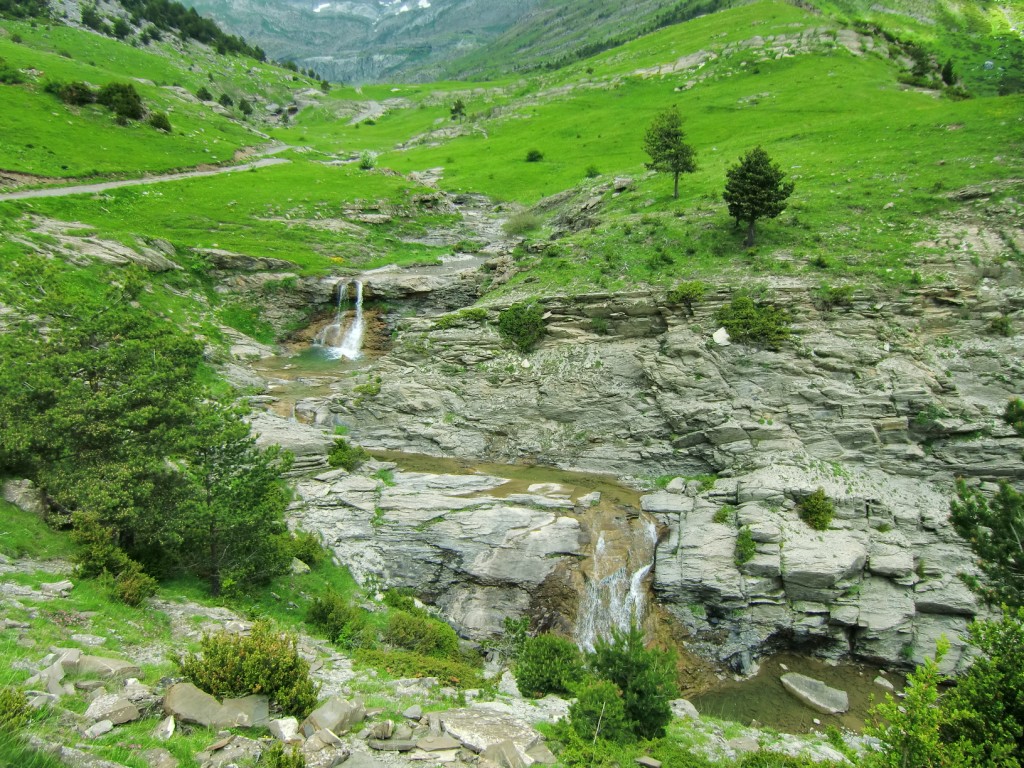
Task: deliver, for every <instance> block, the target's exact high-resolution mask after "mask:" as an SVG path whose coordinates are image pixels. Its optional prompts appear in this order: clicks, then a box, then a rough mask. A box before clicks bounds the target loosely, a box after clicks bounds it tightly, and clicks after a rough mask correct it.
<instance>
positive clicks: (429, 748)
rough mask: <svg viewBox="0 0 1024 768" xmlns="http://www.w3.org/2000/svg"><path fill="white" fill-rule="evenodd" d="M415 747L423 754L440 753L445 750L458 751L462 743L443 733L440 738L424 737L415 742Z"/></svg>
mask: <svg viewBox="0 0 1024 768" xmlns="http://www.w3.org/2000/svg"><path fill="white" fill-rule="evenodd" d="M416 746H417V747H419V748H420V749H422V750H423V751H424V752H440V751H442V750H445V749H459V748H460V747H461V746H462V742H461V741H459V740H458V739H455V738H453V737H451V736H450V735H448V734H447V733H443V734H441V735H440V736H425V737H424V738H422V739H420V740H419V741H417V742H416Z"/></svg>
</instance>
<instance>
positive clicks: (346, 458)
mask: <svg viewBox="0 0 1024 768" xmlns="http://www.w3.org/2000/svg"><path fill="white" fill-rule="evenodd" d="M369 458H370V454H369V453H367V452H366V449H365V448H363V447H362V446H361V445H353V444H352V443H350V442H349V441H348V440H346V439H345V438H343V437H339V438H338V439H337V440H335V441H334V447H333V448H331V452H330V453H329V454H327V463H328V464H330V465H331V466H332V467H341V468H342V469H347V470H348V471H349V472H353V471H355V470H356V469H358V468H359V467H361V466H362V465H363V463H364V462H366V461H368V460H369Z"/></svg>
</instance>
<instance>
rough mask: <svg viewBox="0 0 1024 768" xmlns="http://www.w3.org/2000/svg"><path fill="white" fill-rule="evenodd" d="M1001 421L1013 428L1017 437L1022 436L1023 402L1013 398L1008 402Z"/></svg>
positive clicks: (1023, 423) (1023, 427) (1023, 428)
mask: <svg viewBox="0 0 1024 768" xmlns="http://www.w3.org/2000/svg"><path fill="white" fill-rule="evenodd" d="M1003 421H1005V422H1006V423H1007V424H1009V425H1010V426H1011V427H1013V431H1014V432H1016V433H1017V434H1018V435H1024V400H1021V399H1020V398H1019V397H1015V398H1014V399H1013V400H1011V401H1010V402H1008V403H1007V404H1006V410H1005V411H1003Z"/></svg>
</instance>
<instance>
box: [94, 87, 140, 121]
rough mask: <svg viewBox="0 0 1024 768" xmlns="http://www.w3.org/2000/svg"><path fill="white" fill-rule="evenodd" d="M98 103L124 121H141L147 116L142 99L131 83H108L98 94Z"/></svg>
mask: <svg viewBox="0 0 1024 768" xmlns="http://www.w3.org/2000/svg"><path fill="white" fill-rule="evenodd" d="M96 101H97V102H99V103H100V104H102V105H103V106H105V107H106V108H107V109H109V110H110V111H111V112H113V113H114V114H115V115H117V116H118V117H119V118H121V119H122V120H141V119H142V116H143V114H145V109H144V108H143V106H142V97H141V96H139V93H138V91H136V90H135V86H134V85H132V84H131V83H107V84H106V85H104V86H103V87H102V88H100V90H99V93H97V94H96Z"/></svg>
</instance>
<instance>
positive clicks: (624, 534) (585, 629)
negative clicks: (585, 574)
mask: <svg viewBox="0 0 1024 768" xmlns="http://www.w3.org/2000/svg"><path fill="white" fill-rule="evenodd" d="M595 522H597V521H595ZM606 533H607V534H608V537H607V538H606V535H605V534H606ZM657 537H658V533H657V527H656V526H655V524H654V521H653V520H651V519H650V518H648V517H645V516H644V517H641V518H639V519H638V520H636V521H635V522H634V523H633V524H632V525H631V524H630V523H629V522H626V521H622V522H617V523H616V525H614V526H613V527H612V528H610V529H609V528H602V529H601V530H600V532H599V533H598V536H597V544H596V545H595V546H594V552H593V555H592V557H591V563H590V568H589V569H588V570H589V571H590V576H589V578H588V579H587V581H586V586H585V589H584V590H583V591H582V594H581V597H580V606H579V611H578V613H577V618H576V643H577V645H579V646H580V648H583V649H584V650H587V651H592V650H594V644H595V643H596V642H597V639H598V638H599V637H609V636H610V635H611V630H612V628H613V627H615V628H618V629H621V630H627V629H629V624H630V621H632V620H634V619H635V620H636V621H637V623H641V622H642V621H643V620H644V617H645V615H646V613H647V585H646V579H647V577H648V575H649V574H650V572H651V569H652V568H653V567H654V551H655V546H656V545H657ZM612 538H614V539H615V544H614V546H612V545H611V544H610V543H609V539H612Z"/></svg>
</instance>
